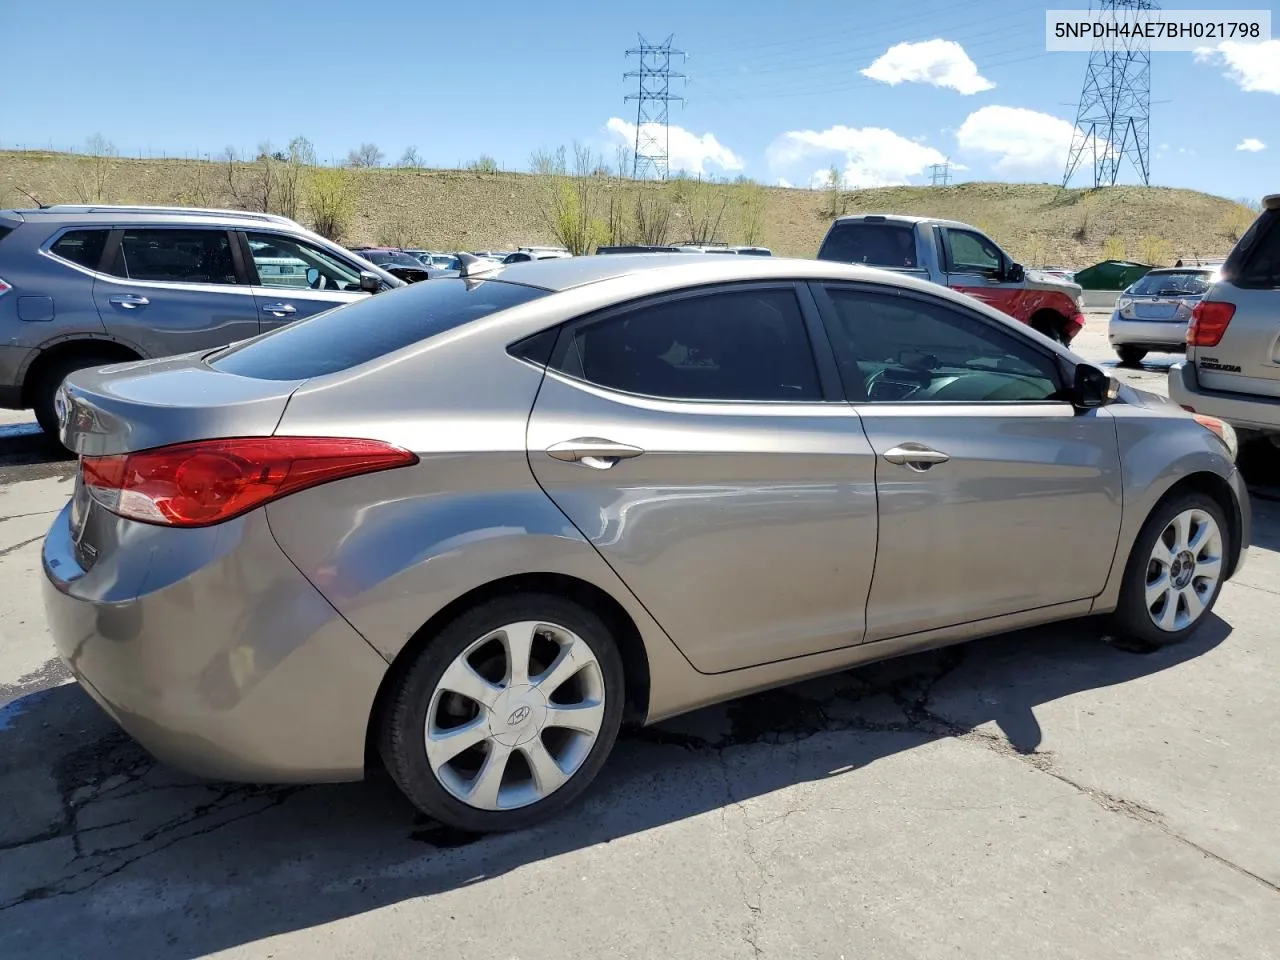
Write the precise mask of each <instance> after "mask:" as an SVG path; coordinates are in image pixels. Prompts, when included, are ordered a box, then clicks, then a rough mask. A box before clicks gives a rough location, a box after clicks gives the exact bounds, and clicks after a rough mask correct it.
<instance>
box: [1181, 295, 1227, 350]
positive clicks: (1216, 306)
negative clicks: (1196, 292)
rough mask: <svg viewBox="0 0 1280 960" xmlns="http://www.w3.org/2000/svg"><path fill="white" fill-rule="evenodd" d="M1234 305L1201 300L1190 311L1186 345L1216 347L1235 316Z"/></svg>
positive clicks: (1218, 301)
mask: <svg viewBox="0 0 1280 960" xmlns="http://www.w3.org/2000/svg"><path fill="white" fill-rule="evenodd" d="M1235 313H1236V305H1235V304H1234V303H1223V302H1222V301H1220V300H1201V301H1200V302H1199V303H1197V304H1196V306H1195V309H1194V310H1192V311H1191V323H1190V324H1188V326H1187V343H1189V344H1190V345H1191V346H1193V347H1216V346H1217V345H1218V343H1219V341H1221V340H1222V335H1223V334H1224V333H1226V332H1227V324H1229V323H1230V322H1231V318H1232V317H1233V316H1235Z"/></svg>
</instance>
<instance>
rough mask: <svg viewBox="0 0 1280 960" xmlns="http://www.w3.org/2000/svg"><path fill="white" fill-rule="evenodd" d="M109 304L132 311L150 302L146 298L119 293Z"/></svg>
mask: <svg viewBox="0 0 1280 960" xmlns="http://www.w3.org/2000/svg"><path fill="white" fill-rule="evenodd" d="M111 302H112V303H114V304H115V305H116V306H117V307H124V308H125V309H126V310H134V309H137V308H138V307H145V306H146V305H147V304H148V303H150V302H151V301H150V300H148V299H147V298H146V297H140V296H138V295H137V294H134V293H121V294H119V295H117V296H114V297H112V298H111Z"/></svg>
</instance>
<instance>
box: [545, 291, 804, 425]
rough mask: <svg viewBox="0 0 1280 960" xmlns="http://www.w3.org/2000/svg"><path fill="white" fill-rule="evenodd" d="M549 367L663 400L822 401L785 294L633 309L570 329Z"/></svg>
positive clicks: (799, 320)
mask: <svg viewBox="0 0 1280 960" xmlns="http://www.w3.org/2000/svg"><path fill="white" fill-rule="evenodd" d="M556 354H557V356H555V357H553V359H552V366H553V367H555V368H556V369H557V370H560V371H562V372H563V373H566V374H568V375H569V376H572V377H577V378H578V379H581V380H586V381H588V382H590V383H594V384H597V385H599V386H602V387H608V388H610V389H613V390H623V391H626V392H627V393H638V394H644V395H646V396H651V397H663V398H666V399H671V400H730V401H755V400H810V401H816V400H821V399H822V391H821V388H820V386H819V383H818V373H817V368H816V366H815V364H814V359H813V351H812V348H811V347H810V344H809V336H808V333H807V331H806V330H805V326H804V318H803V316H802V314H801V313H800V305H799V303H798V301H797V300H796V295H795V293H794V292H793V291H791V290H777V289H774V290H763V289H760V290H742V291H734V292H727V293H712V294H706V295H703V296H696V297H688V298H684V299H680V300H672V301H668V302H665V303H659V304H654V305H651V306H646V307H640V308H638V309H636V310H631V311H628V312H626V313H624V314H620V315H618V316H614V317H609V318H608V319H605V320H599V321H596V322H593V323H587V324H584V325H582V326H579V327H577V328H576V329H571V330H570V331H569V332H568V333H567V334H566V335H564V336H562V337H561V338H560V342H559V343H558V344H557V346H556Z"/></svg>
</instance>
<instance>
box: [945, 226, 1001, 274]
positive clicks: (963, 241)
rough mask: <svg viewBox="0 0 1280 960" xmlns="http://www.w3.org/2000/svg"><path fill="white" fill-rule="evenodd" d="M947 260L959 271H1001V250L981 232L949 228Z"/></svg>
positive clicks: (947, 232)
mask: <svg viewBox="0 0 1280 960" xmlns="http://www.w3.org/2000/svg"><path fill="white" fill-rule="evenodd" d="M946 237H947V262H948V264H950V268H951V270H953V271H955V272H957V273H993V274H994V273H999V272H1000V260H1001V257H1000V250H999V248H997V247H996V245H995V244H994V243H992V242H991V241H990V240H988V239H987V238H986V237H984V236H983V235H982V234H980V233H971V232H970V231H968V230H947V231H946Z"/></svg>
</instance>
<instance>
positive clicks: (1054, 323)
mask: <svg viewBox="0 0 1280 960" xmlns="http://www.w3.org/2000/svg"><path fill="white" fill-rule="evenodd" d="M1031 329H1032V330H1034V331H1035V332H1036V333H1039V334H1043V335H1044V336H1046V337H1048V338H1049V339H1050V340H1052V341H1053V342H1054V343H1060V344H1062V345H1063V346H1064V347H1065V346H1067V344H1068V340H1067V333H1066V324H1065V323H1063V322H1062V320H1061V319H1059V318H1058V317H1057V316H1056V315H1055V316H1053V317H1046V316H1039V317H1035V318H1033V319H1032V321H1031Z"/></svg>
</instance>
